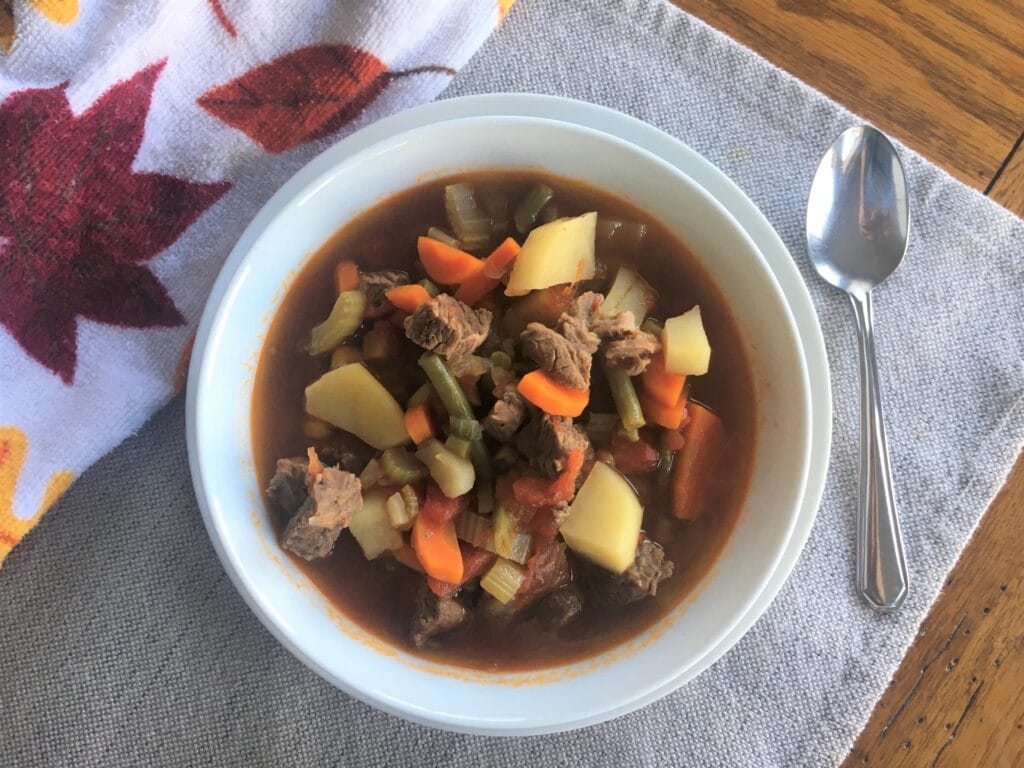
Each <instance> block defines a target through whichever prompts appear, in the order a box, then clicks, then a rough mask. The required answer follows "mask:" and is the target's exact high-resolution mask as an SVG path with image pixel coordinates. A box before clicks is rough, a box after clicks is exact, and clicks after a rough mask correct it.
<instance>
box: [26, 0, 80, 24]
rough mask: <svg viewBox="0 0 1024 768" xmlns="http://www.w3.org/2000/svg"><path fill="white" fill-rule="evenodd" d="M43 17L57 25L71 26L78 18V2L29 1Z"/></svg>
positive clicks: (64, 0) (76, 0)
mask: <svg viewBox="0 0 1024 768" xmlns="http://www.w3.org/2000/svg"><path fill="white" fill-rule="evenodd" d="M29 2H30V3H32V5H33V6H34V7H35V9H36V10H37V11H39V12H40V13H41V14H43V16H45V17H46V18H48V19H49V20H50V21H53V22H56V23H57V24H70V23H71V22H72V21H74V20H75V19H77V18H78V0H29Z"/></svg>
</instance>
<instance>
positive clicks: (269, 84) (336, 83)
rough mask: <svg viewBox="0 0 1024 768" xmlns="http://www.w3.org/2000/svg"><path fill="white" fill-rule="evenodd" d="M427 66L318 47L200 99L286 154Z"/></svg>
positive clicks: (440, 69)
mask: <svg viewBox="0 0 1024 768" xmlns="http://www.w3.org/2000/svg"><path fill="white" fill-rule="evenodd" d="M421 72H444V73H446V74H449V75H453V74H455V70H453V69H449V68H448V67H440V66H427V67H417V68H416V69H409V70H405V71H403V72H389V71H388V69H387V67H386V66H385V65H384V62H382V61H381V60H380V59H378V58H377V57H376V56H374V55H373V54H372V53H368V52H366V51H363V50H360V49H359V48H353V47H351V46H348V45H313V46H310V47H308V48H300V49H298V50H296V51H292V52H291V53H286V54H285V55H283V56H280V57H279V58H276V59H274V60H273V61H269V62H267V63H266V64H261V65H260V66H258V67H256V68H254V69H250V70H249V71H248V72H246V73H245V74H244V75H241V76H240V77H237V78H235V79H234V80H231V81H230V82H227V83H224V84H223V85H218V86H216V87H215V88H211V89H210V90H209V91H207V92H206V93H204V94H203V95H202V96H200V97H199V99H198V103H199V106H201V107H202V108H203V109H205V110H207V111H208V112H210V113H211V114H212V115H214V117H217V118H218V119H220V120H222V121H224V122H225V123H227V124H228V125H230V126H232V127H234V128H237V129H238V130H240V131H243V132H244V133H245V134H247V135H248V136H249V138H251V139H252V140H253V141H255V142H256V143H257V144H259V145H260V146H261V147H263V148H264V149H265V150H266V151H267V152H274V153H276V152H284V151H285V150H286V149H291V148H292V147H295V146H298V145H299V144H302V143H303V142H306V141H312V140H313V139H319V138H323V137H324V136H327V135H329V134H331V133H334V132H335V131H337V130H338V129H339V128H341V127H342V126H344V125H345V124H347V123H349V122H351V121H352V120H354V119H355V118H356V117H358V115H359V113H361V112H362V111H363V110H364V109H365V108H366V107H367V106H369V105H370V104H371V103H372V102H373V100H374V99H375V98H377V96H378V95H380V92H381V91H383V90H384V88H385V87H386V86H387V84H388V83H389V82H391V81H392V80H394V79H396V78H399V77H406V76H408V75H414V74H419V73H421Z"/></svg>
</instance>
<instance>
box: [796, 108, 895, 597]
mask: <svg viewBox="0 0 1024 768" xmlns="http://www.w3.org/2000/svg"><path fill="white" fill-rule="evenodd" d="M909 228H910V212H909V208H908V202H907V180H906V177H905V175H904V173H903V165H902V164H901V163H900V158H899V156H898V155H897V154H896V150H895V149H894V148H893V146H892V144H890V143H889V140H888V139H886V137H885V136H884V135H883V134H882V133H880V132H879V131H877V130H875V129H874V128H871V127H870V126H866V125H862V126H858V127H855V128H849V129H847V130H846V131H844V132H843V133H842V134H841V135H840V136H839V138H838V139H836V141H835V143H834V144H833V145H832V146H831V147H829V149H828V151H827V152H826V153H825V156H824V157H823V158H822V159H821V163H820V164H819V165H818V170H817V172H815V174H814V181H813V182H811V192H810V196H809V198H808V200H807V252H808V253H809V255H810V258H811V263H812V264H814V268H815V269H816V270H817V271H818V274H819V275H821V277H822V278H823V279H824V280H825V281H826V282H828V283H830V284H832V285H834V286H835V287H836V288H839V289H841V290H843V291H846V293H848V294H849V296H850V300H851V301H852V303H853V314H854V317H855V318H856V321H857V340H858V342H859V344H860V391H861V417H860V482H859V491H858V499H857V591H858V592H860V594H861V596H862V597H863V598H864V599H865V600H866V601H867V602H868V605H870V606H871V607H872V608H874V609H875V610H876V611H879V612H883V613H884V612H888V611H892V610H895V609H896V608H898V607H899V606H900V605H901V604H902V603H903V600H904V599H905V598H906V596H907V564H906V561H905V559H904V556H903V537H902V535H901V534H900V525H899V520H898V518H897V515H896V501H895V499H894V498H893V491H892V479H891V472H892V471H891V469H890V467H889V451H888V448H887V446H886V442H885V427H884V426H883V424H882V401H881V396H880V393H879V390H878V371H877V370H876V368H875V343H874V335H873V333H874V332H873V328H872V325H873V323H872V317H871V289H872V288H874V287H875V286H877V285H878V284H879V283H881V282H882V281H883V280H885V279H886V278H887V277H888V276H889V275H891V274H892V273H893V272H894V271H895V270H896V268H897V267H898V266H899V265H900V261H902V260H903V254H904V253H905V252H906V250H907V233H908V230H909Z"/></svg>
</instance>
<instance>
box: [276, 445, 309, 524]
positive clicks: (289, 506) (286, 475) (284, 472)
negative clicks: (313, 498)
mask: <svg viewBox="0 0 1024 768" xmlns="http://www.w3.org/2000/svg"><path fill="white" fill-rule="evenodd" d="M308 469H309V462H308V461H306V459H278V460H277V469H276V470H275V471H274V476H273V477H272V478H270V483H269V484H268V485H267V497H268V498H269V499H270V500H271V501H272V502H274V503H275V504H276V505H277V506H278V507H279V508H280V510H281V511H282V512H284V513H285V514H286V515H294V514H295V513H296V511H298V509H299V507H301V506H302V502H304V501H305V500H306V497H307V496H309V492H308V491H307V489H306V473H307V471H308Z"/></svg>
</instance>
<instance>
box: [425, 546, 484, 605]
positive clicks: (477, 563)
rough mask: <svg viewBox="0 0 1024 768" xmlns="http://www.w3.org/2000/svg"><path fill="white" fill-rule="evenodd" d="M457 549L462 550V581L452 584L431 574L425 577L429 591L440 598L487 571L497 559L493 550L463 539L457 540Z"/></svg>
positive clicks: (448, 595) (450, 594)
mask: <svg viewBox="0 0 1024 768" xmlns="http://www.w3.org/2000/svg"><path fill="white" fill-rule="evenodd" d="M459 549H460V550H461V551H462V581H461V582H460V583H458V584H452V583H450V582H447V581H439V580H438V579H435V578H434V577H433V576H428V577H427V586H428V587H430V591H431V592H433V593H434V594H435V595H437V596H438V597H440V598H446V597H452V596H454V595H455V593H456V592H458V591H459V590H460V589H461V588H462V585H463V584H465V583H466V582H469V581H472V580H473V579H475V578H478V577H480V576H483V575H484V574H485V573H487V571H488V569H489V568H490V567H491V566H492V565H494V561H495V560H497V559H498V556H497V555H496V554H494V553H493V552H488V551H487V550H486V549H480V548H479V547H474V546H473V545H472V544H467V543H466V542H464V541H460V542H459Z"/></svg>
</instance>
